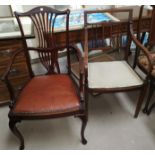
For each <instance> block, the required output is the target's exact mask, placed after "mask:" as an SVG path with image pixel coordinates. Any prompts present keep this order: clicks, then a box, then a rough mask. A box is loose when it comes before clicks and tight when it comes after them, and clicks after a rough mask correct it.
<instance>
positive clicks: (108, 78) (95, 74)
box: [88, 61, 143, 89]
mask: <svg viewBox="0 0 155 155" xmlns="http://www.w3.org/2000/svg"><path fill="white" fill-rule="evenodd" d="M142 84H143V81H142V80H141V79H140V77H139V76H138V75H137V74H136V73H135V72H134V71H133V69H132V68H131V67H130V66H129V64H128V63H127V62H126V61H109V62H92V63H88V87H89V88H105V89H106V88H108V89H109V88H123V87H132V86H138V85H142Z"/></svg>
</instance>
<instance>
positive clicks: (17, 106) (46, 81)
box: [2, 6, 87, 149]
mask: <svg viewBox="0 0 155 155" xmlns="http://www.w3.org/2000/svg"><path fill="white" fill-rule="evenodd" d="M69 13H70V11H69V10H66V11H58V10H55V9H52V8H50V7H45V6H40V7H36V8H34V9H32V10H30V11H28V12H25V13H18V12H15V16H16V19H17V21H18V24H19V27H20V31H21V35H22V41H23V47H24V48H23V49H19V50H18V51H17V52H16V53H15V55H14V56H13V57H12V61H11V62H10V64H9V66H8V69H7V71H6V73H5V74H4V76H3V78H2V79H3V81H4V82H5V83H6V85H7V87H8V90H9V92H10V98H11V103H10V112H9V127H10V130H11V131H12V132H13V134H14V135H16V136H17V137H18V138H19V140H20V147H19V148H20V149H24V138H23V136H22V135H21V133H20V132H19V130H18V129H17V127H16V123H18V122H21V121H22V120H36V119H50V118H58V117H66V116H73V115H74V116H76V117H79V118H80V119H81V120H82V128H81V138H82V143H83V144H86V143H87V140H86V139H85V137H84V130H85V127H86V124H87V110H86V105H85V94H84V78H83V76H84V75H83V72H84V71H83V67H82V66H83V60H82V56H81V53H80V52H79V51H78V49H76V47H75V48H74V47H73V46H70V45H69V32H68V29H69ZM60 16H64V27H65V29H64V31H65V32H66V38H65V39H64V40H65V43H64V44H63V45H61V44H60V43H59V40H57V39H56V37H55V23H56V22H57V18H58V17H60ZM22 17H29V19H31V21H32V24H33V26H34V29H35V32H36V33H35V34H36V37H37V38H38V42H39V43H38V47H28V45H27V42H26V39H25V36H24V29H23V26H22V22H21V18H22ZM64 49H65V50H66V52H67V69H68V71H67V73H61V68H60V66H59V63H58V53H59V51H62V50H64ZM32 50H33V51H36V52H37V53H38V56H39V59H40V62H41V63H42V65H43V66H44V67H45V69H46V71H47V72H46V75H40V76H35V75H34V73H33V70H32V66H31V64H30V55H29V52H31V51H32ZM22 52H24V54H25V57H26V61H27V66H28V70H29V75H30V80H29V81H28V82H27V83H26V85H25V86H24V88H23V89H22V90H21V92H20V93H19V95H18V96H17V97H15V95H14V93H13V88H12V86H11V83H10V82H9V78H8V77H9V73H10V69H11V67H12V64H13V62H14V60H15V59H16V56H17V55H19V54H20V53H22ZM71 52H75V53H76V54H77V56H78V57H79V63H80V82H79V86H78V85H76V83H75V82H74V80H73V78H72V76H71V72H70V53H71Z"/></svg>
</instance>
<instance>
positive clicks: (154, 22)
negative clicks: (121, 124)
mask: <svg viewBox="0 0 155 155" xmlns="http://www.w3.org/2000/svg"><path fill="white" fill-rule="evenodd" d="M150 7H152V10H150V11H149V12H150V15H149V16H150V19H151V20H150V21H151V22H150V29H149V30H148V31H147V32H143V33H142V35H141V32H140V29H141V21H142V17H143V12H144V10H146V9H145V8H144V5H142V6H141V9H140V13H139V22H138V25H137V38H138V40H139V41H141V42H142V43H143V44H144V46H145V48H146V49H148V56H146V55H144V54H143V53H142V52H141V51H140V50H138V49H137V50H136V57H135V64H137V65H138V66H139V67H140V69H141V70H142V71H143V72H144V73H145V74H149V76H148V82H149V92H148V97H147V100H146V103H145V107H144V109H143V112H144V113H147V114H148V115H149V114H150V112H151V111H152V109H153V107H155V103H153V104H152V105H151V106H150V105H149V104H150V101H151V98H152V96H153V93H154V90H155V50H154V47H155V30H154V27H155V6H154V5H153V6H150ZM147 34H148V35H147ZM144 40H145V42H144ZM134 67H136V65H135V66H134ZM153 102H155V101H153Z"/></svg>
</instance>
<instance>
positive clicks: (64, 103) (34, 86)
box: [12, 75, 80, 114]
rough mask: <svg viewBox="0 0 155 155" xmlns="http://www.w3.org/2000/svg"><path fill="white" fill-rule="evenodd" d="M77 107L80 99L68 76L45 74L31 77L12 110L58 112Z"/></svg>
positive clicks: (36, 112) (17, 112)
mask: <svg viewBox="0 0 155 155" xmlns="http://www.w3.org/2000/svg"><path fill="white" fill-rule="evenodd" d="M60 109H61V111H60ZM79 109H80V101H79V98H78V96H77V93H76V89H75V87H74V85H73V82H72V80H71V79H70V77H69V76H68V75H46V76H38V77H34V78H32V80H31V81H30V82H29V83H28V84H27V85H26V87H25V88H24V90H23V91H22V92H21V94H20V96H19V98H18V100H17V103H16V106H15V107H14V108H13V111H12V112H13V113H14V114H24V113H31V114H39V113H51V114H57V113H58V114H59V113H64V112H71V111H72V112H73V111H76V110H79Z"/></svg>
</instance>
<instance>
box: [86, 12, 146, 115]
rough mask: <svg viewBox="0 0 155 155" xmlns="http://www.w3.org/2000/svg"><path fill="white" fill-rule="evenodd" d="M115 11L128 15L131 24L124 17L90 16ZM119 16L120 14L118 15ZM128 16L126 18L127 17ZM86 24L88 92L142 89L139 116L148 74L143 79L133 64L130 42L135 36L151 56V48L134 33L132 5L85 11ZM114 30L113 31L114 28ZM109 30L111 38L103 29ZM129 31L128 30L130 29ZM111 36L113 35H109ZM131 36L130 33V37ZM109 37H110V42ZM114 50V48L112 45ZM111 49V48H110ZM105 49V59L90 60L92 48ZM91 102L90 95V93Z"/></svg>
mask: <svg viewBox="0 0 155 155" xmlns="http://www.w3.org/2000/svg"><path fill="white" fill-rule="evenodd" d="M105 12H108V13H111V14H112V15H116V14H120V15H123V16H124V15H125V14H126V15H127V18H126V20H128V28H127V29H126V28H125V26H124V22H123V21H124V20H123V19H122V20H117V21H113V20H111V21H108V22H104V21H100V22H98V23H97V22H94V23H93V22H89V18H88V16H89V15H90V14H93V13H105ZM118 17H119V16H118ZM124 19H125V18H124ZM84 24H85V25H84V26H85V41H84V42H85V43H84V52H85V58H84V59H85V60H84V61H85V62H84V63H85V84H86V89H85V90H86V93H87V95H86V96H88V93H90V94H93V93H99V94H100V93H101V94H102V93H114V92H126V91H134V90H139V91H140V94H139V96H138V102H137V105H136V110H135V114H134V117H135V118H136V117H138V114H139V111H140V109H141V106H142V103H143V99H144V96H145V92H146V87H147V78H146V79H144V80H143V79H142V78H141V77H140V75H139V74H138V73H137V72H136V70H134V69H133V68H132V67H131V66H130V64H129V59H128V58H129V53H130V45H131V41H132V40H133V41H134V42H135V43H136V45H137V46H138V48H140V49H141V50H142V51H143V52H144V54H145V55H146V56H147V50H146V49H145V48H144V47H143V46H142V45H141V44H140V42H138V40H137V39H136V38H135V37H134V34H133V31H132V10H131V9H112V10H97V11H85V12H84ZM114 25H118V28H117V29H115V33H111V32H114V30H113V28H114V27H113V26H114ZM112 30H113V31H112ZM104 31H105V32H107V33H109V34H107V36H108V38H107V37H106V36H104V35H103V34H104V33H103V32H104ZM126 32H127V33H126ZM109 36H110V37H109ZM126 36H127V37H126ZM105 39H108V42H109V43H107V45H106V44H105V41H104V40H105ZM90 41H91V42H92V47H94V48H91V49H90V48H89V46H90V45H88V44H89V42H90ZM111 48H112V49H113V50H112V49H111ZM109 49H110V50H109ZM94 51H95V52H96V51H101V52H102V54H103V55H105V60H104V61H101V60H98V61H95V62H90V61H89V55H90V53H91V52H94ZM87 102H88V97H87Z"/></svg>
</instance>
